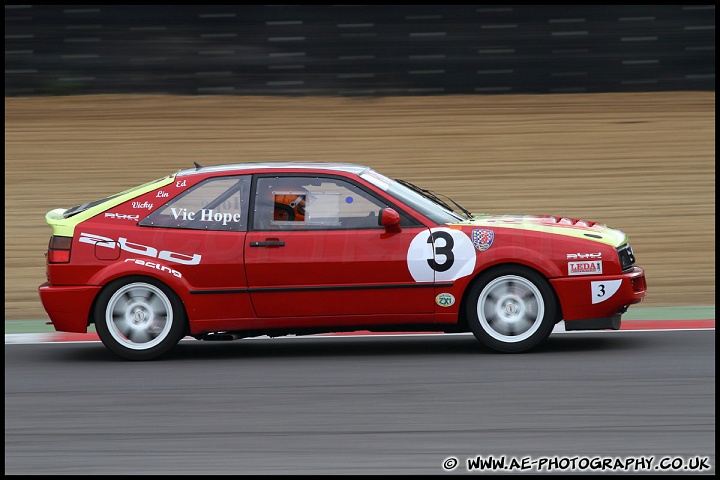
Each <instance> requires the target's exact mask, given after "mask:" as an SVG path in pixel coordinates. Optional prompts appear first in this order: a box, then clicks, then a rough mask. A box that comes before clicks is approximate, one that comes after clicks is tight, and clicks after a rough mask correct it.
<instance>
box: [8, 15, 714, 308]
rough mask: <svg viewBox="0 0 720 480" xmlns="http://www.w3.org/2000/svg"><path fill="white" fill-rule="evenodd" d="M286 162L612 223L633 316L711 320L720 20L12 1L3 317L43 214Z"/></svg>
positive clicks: (22, 293) (20, 286)
mask: <svg viewBox="0 0 720 480" xmlns="http://www.w3.org/2000/svg"><path fill="white" fill-rule="evenodd" d="M273 160H283V161H285V160H318V161H345V162H353V163H360V164H365V165H369V166H372V167H374V168H376V169H377V170H379V171H381V172H383V173H386V174H388V175H389V176H392V177H399V178H405V179H407V180H409V181H412V182H414V183H418V184H420V185H422V186H425V187H426V188H430V189H432V190H436V191H438V192H443V193H446V194H448V195H451V196H452V197H453V198H454V199H455V200H458V201H459V202H460V203H462V204H464V205H466V206H467V207H469V208H470V209H471V210H473V211H475V212H478V213H480V212H486V213H535V214H555V215H566V216H571V217H575V218H586V219H590V220H594V221H599V222H601V223H607V224H608V225H610V226H613V227H616V228H620V229H621V230H624V231H626V232H627V233H628V235H629V237H630V242H631V245H633V248H634V249H635V251H636V254H637V257H638V263H639V264H640V265H641V266H643V267H645V268H646V272H647V275H648V284H649V295H648V297H647V300H646V302H645V303H644V304H643V305H640V306H637V307H634V308H643V307H644V306H694V305H714V303H715V267H714V265H715V233H714V232H715V6H714V5H687V6H682V5H608V6H600V5H545V6H528V5H451V6H442V5H407V6H397V5H396V6H392V5H391V6H379V5H357V6H355V5H352V6H351V5H348V6H342V5H314V6H307V5H306V6H289V5H248V6H242V5H229V6H223V5H174V6H158V5H146V6H135V5H132V6H131V5H54V6H53V5H6V6H5V315H6V319H43V318H45V312H44V310H43V309H42V305H41V304H40V302H39V297H38V295H37V286H38V285H39V284H40V283H42V282H43V281H44V280H45V273H44V268H45V267H44V262H45V259H44V255H43V254H44V252H45V249H46V246H47V241H48V239H49V236H50V229H49V227H48V226H47V225H46V224H45V222H44V215H45V213H47V212H48V211H49V210H51V209H54V208H60V207H64V208H67V207H70V206H73V205H77V204H79V203H82V202H85V201H90V200H95V199H98V198H102V197H104V196H107V195H109V194H112V193H115V192H119V191H121V190H124V189H127V188H130V187H132V186H135V185H137V184H140V183H144V182H146V181H149V180H152V179H154V178H158V177H161V176H164V175H167V174H169V173H172V172H175V171H177V170H179V169H182V168H188V167H190V166H191V165H192V162H193V161H198V162H199V163H201V164H204V165H212V164H219V163H236V162H244V161H273Z"/></svg>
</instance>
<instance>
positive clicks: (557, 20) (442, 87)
mask: <svg viewBox="0 0 720 480" xmlns="http://www.w3.org/2000/svg"><path fill="white" fill-rule="evenodd" d="M672 90H687V91H690V90H704V91H714V90H715V6H714V5H695V6H692V5H690V6H681V5H607V6H601V5H569V6H568V5H544V6H543V5H541V6H530V5H495V6H493V5H451V6H441V5H407V6H399V5H396V6H380V5H357V6H356V5H352V6H351V5H348V6H342V5H315V6H308V5H304V6H303V5H300V6H289V5H278V6H272V5H249V6H242V5H227V6H224V5H174V6H158V5H149V6H131V5H74V6H71V5H57V6H52V5H6V6H5V96H6V97H13V96H34V95H76V94H97V93H148V94H149V93H168V94H184V95H197V94H236V95H309V94H312V95H422V94H502V93H516V94H517V93H522V94H524V93H532V94H536V93H576V92H577V93H596V92H643V91H672Z"/></svg>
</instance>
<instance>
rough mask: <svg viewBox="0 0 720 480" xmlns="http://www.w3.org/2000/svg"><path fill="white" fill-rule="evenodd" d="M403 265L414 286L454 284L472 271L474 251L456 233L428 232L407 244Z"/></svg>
mask: <svg viewBox="0 0 720 480" xmlns="http://www.w3.org/2000/svg"><path fill="white" fill-rule="evenodd" d="M407 264H408V269H409V270H410V275H412V277H413V279H415V281H416V282H443V281H449V280H456V279H458V278H460V277H465V276H467V275H470V274H471V273H472V272H473V270H474V269H475V247H473V244H472V241H471V240H470V238H469V237H468V236H467V235H466V234H465V233H463V232H462V231H460V230H453V229H450V228H443V227H440V228H432V229H430V231H423V232H420V233H418V234H417V235H416V236H415V238H413V240H412V242H410V247H409V248H408V253H407Z"/></svg>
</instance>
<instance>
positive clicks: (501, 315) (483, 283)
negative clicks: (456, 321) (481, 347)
mask: <svg viewBox="0 0 720 480" xmlns="http://www.w3.org/2000/svg"><path fill="white" fill-rule="evenodd" d="M466 308H467V310H466V314H467V319H468V323H469V325H470V328H471V330H472V332H473V334H474V335H475V337H476V338H477V339H478V340H480V341H481V342H482V343H483V344H485V345H487V346H488V347H490V348H492V349H494V350H497V351H500V352H508V353H517V352H523V351H526V350H529V349H531V348H533V347H535V346H536V345H538V344H539V343H541V342H542V341H544V340H545V339H546V338H547V337H548V336H549V335H550V332H552V329H553V327H554V326H555V323H557V321H558V320H559V315H560V309H559V307H558V304H557V299H556V297H555V292H554V291H553V289H552V287H551V286H550V284H549V283H548V281H547V280H546V279H545V278H544V277H543V276H542V275H540V274H539V273H537V272H535V271H534V270H530V269H528V268H525V267H521V266H503V267H500V268H497V269H493V270H492V271H490V272H488V273H486V274H485V275H483V276H482V277H481V278H480V279H479V280H478V282H476V283H475V284H474V285H473V286H472V287H471V290H470V292H469V295H468V299H467V306H466Z"/></svg>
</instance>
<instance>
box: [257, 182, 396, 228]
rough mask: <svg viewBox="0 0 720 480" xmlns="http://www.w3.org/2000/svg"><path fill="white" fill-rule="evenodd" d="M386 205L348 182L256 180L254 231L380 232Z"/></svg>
mask: <svg viewBox="0 0 720 480" xmlns="http://www.w3.org/2000/svg"><path fill="white" fill-rule="evenodd" d="M385 207H387V204H385V203H384V202H382V201H381V200H379V199H377V198H375V197H374V196H372V195H370V194H369V193H368V192H366V191H364V190H362V189H360V188H359V187H357V186H356V185H354V184H353V183H351V182H348V181H345V180H343V179H339V178H332V177H327V178H323V177H261V178H258V180H257V186H256V192H255V211H254V212H253V213H254V216H253V218H254V220H253V228H254V229H256V230H303V229H324V228H327V229H359V228H382V227H381V226H380V224H379V215H380V211H381V210H382V209H383V208H385Z"/></svg>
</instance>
